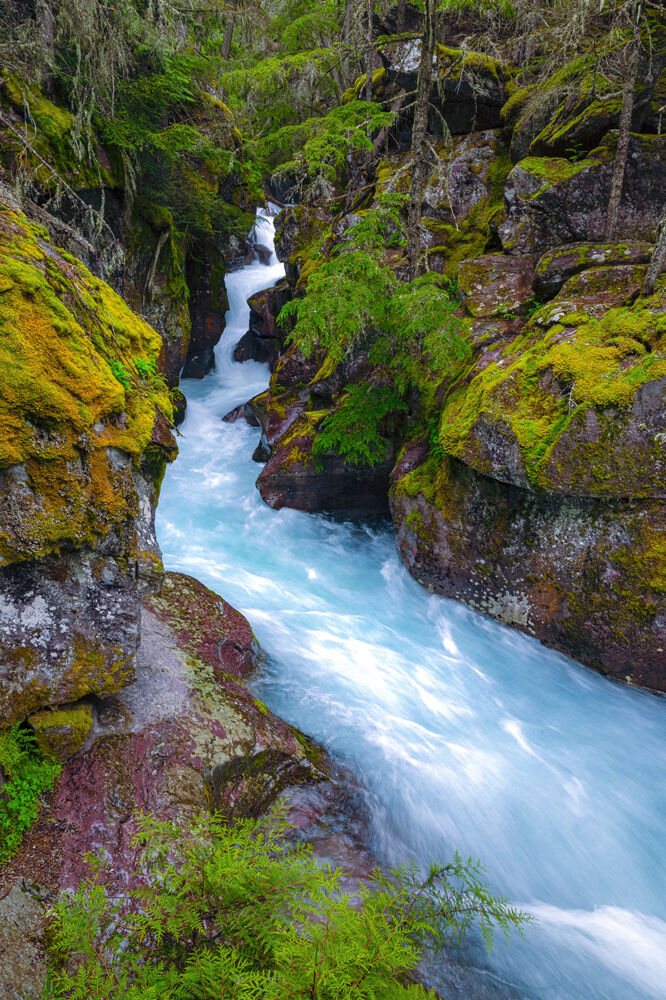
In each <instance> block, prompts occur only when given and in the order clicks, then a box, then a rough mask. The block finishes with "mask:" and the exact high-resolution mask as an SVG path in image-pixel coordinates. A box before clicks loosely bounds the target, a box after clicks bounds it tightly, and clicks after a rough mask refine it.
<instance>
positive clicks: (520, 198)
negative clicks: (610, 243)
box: [499, 133, 666, 255]
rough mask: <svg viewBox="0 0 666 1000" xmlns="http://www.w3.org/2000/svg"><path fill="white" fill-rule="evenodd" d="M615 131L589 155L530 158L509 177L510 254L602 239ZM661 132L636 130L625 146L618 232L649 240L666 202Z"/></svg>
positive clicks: (505, 230) (505, 227) (505, 233)
mask: <svg viewBox="0 0 666 1000" xmlns="http://www.w3.org/2000/svg"><path fill="white" fill-rule="evenodd" d="M616 148H617V135H616V134H615V133H611V134H610V135H609V136H607V138H606V139H605V140H604V142H603V143H602V144H601V145H600V146H599V147H597V149H595V150H593V151H592V152H591V153H590V154H589V156H587V157H586V158H585V159H583V160H578V161H576V162H574V163H572V162H570V161H569V160H565V159H556V158H550V159H549V158H546V157H528V158H527V159H525V160H521V162H520V163H518V164H517V165H516V166H515V167H514V168H513V170H512V171H511V173H510V174H509V177H508V179H507V182H506V188H505V191H504V207H505V212H504V221H503V222H502V223H501V225H500V227H499V235H500V237H501V240H502V246H503V247H504V250H505V251H506V252H507V253H510V254H518V255H520V254H536V255H540V254H543V253H545V251H546V250H550V249H551V248H552V247H555V246H560V245H561V244H563V243H577V242H580V241H583V240H585V241H598V242H600V241H602V240H603V236H604V226H605V222H606V212H607V206H608V198H609V194H610V182H611V175H612V170H613V158H614V156H615V150H616ZM665 160H666V136H663V135H660V136H655V135H634V136H632V137H631V141H630V144H629V156H628V159H627V168H626V175H625V179H624V187H623V194H622V200H621V202H620V210H619V221H618V232H619V233H620V234H621V236H622V238H623V239H631V240H651V239H653V237H654V232H655V228H656V226H657V223H658V222H659V220H660V219H661V216H662V214H663V210H664V204H665V203H666V172H665V171H664V162H665Z"/></svg>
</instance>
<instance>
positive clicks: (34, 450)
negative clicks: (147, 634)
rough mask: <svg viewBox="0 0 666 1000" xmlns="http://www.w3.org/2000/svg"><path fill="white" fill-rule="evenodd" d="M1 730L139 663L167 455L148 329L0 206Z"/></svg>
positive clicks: (44, 236) (155, 579)
mask: <svg viewBox="0 0 666 1000" xmlns="http://www.w3.org/2000/svg"><path fill="white" fill-rule="evenodd" d="M0 324H1V326H2V342H1V344H0V352H2V365H1V366H0V382H1V383H2V384H1V386H0V426H1V427H2V442H1V444H0V725H2V726H6V725H9V724H10V723H12V722H14V721H17V720H21V719H24V718H25V717H26V716H27V715H29V714H31V713H33V712H35V711H38V710H39V709H42V708H44V707H47V706H51V705H61V704H64V703H67V702H71V701H75V700H77V699H79V698H81V697H83V696H84V695H86V694H89V693H95V694H98V695H101V696H104V695H108V694H110V693H111V692H113V691H116V690H118V689H119V688H120V687H122V686H123V685H125V684H126V683H128V682H129V681H130V680H131V679H132V677H133V672H134V659H135V653H136V648H137V644H138V638H139V604H140V599H141V595H142V594H143V593H145V592H146V591H149V590H151V589H155V588H156V587H157V586H158V585H159V580H160V578H161V573H162V567H161V560H160V555H159V550H158V547H157V542H156V539H155V533H154V523H153V522H154V508H155V503H156V500H157V493H158V490H159V483H160V480H161V476H162V473H163V471H164V468H165V465H166V462H167V461H169V460H170V459H172V458H173V457H174V456H175V453H176V444H175V441H174V439H173V437H172V435H171V433H170V430H169V423H170V421H171V416H172V409H171V402H170V399H169V395H168V392H167V390H166V386H165V385H164V383H163V382H162V381H161V380H160V379H159V377H157V375H156V374H155V371H156V363H157V361H158V359H159V355H160V351H161V347H162V344H161V340H160V337H159V336H158V334H157V333H156V332H155V331H154V330H153V329H152V328H151V327H149V326H148V325H147V323H145V322H144V321H143V320H141V319H139V318H138V317H137V316H135V315H134V314H133V313H132V312H131V310H130V309H129V308H128V306H127V305H126V304H125V302H124V301H123V300H122V299H121V298H120V297H119V296H118V295H116V293H115V292H114V291H112V289H111V288H110V287H109V286H108V285H106V284H105V283H104V282H103V281H101V280H100V279H99V278H96V277H95V276H94V275H92V274H91V273H90V272H89V271H88V270H87V269H86V268H85V267H84V266H83V265H82V264H81V263H80V262H79V261H78V260H77V259H76V258H74V257H72V256H70V255H69V254H67V253H65V252H62V251H59V250H57V249H56V248H55V247H54V246H53V245H52V244H51V242H50V241H49V238H48V233H47V231H46V230H45V229H43V227H40V226H39V225H37V224H35V223H29V222H28V220H27V219H26V218H25V216H23V215H21V214H19V213H17V212H13V211H8V210H4V211H2V212H0Z"/></svg>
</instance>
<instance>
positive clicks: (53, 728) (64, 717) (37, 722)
mask: <svg viewBox="0 0 666 1000" xmlns="http://www.w3.org/2000/svg"><path fill="white" fill-rule="evenodd" d="M28 723H29V725H30V726H32V730H33V732H34V734H35V742H36V744H37V746H38V747H39V749H40V750H41V752H42V754H44V756H45V757H55V759H56V760H60V761H63V760H67V758H68V757H73V756H74V754H75V753H76V752H77V751H78V750H80V749H81V747H82V746H83V744H84V743H85V742H86V740H87V739H88V736H89V734H90V730H91V729H92V724H93V710H92V706H91V704H90V702H87V701H79V702H77V703H76V704H75V705H60V706H58V707H57V708H56V709H55V710H53V711H49V710H46V711H43V712H36V713H35V714H34V715H30V716H28Z"/></svg>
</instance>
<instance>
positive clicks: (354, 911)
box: [43, 810, 529, 1000]
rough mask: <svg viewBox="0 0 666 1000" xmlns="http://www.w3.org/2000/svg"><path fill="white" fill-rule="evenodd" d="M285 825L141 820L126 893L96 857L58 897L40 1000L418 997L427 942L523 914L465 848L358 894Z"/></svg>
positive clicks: (273, 820) (276, 818)
mask: <svg viewBox="0 0 666 1000" xmlns="http://www.w3.org/2000/svg"><path fill="white" fill-rule="evenodd" d="M287 830H288V827H287V824H286V822H285V819H284V811H283V810H277V811H276V810H274V811H273V812H272V813H271V814H269V816H268V817H266V818H265V819H264V820H263V821H255V820H245V821H242V822H240V823H237V824H234V825H229V824H228V822H227V821H225V819H224V818H223V817H221V816H219V815H217V816H213V817H207V818H205V819H201V820H198V821H196V822H195V823H194V824H193V825H192V826H190V828H189V829H187V830H184V829H183V827H179V826H175V825H174V824H171V823H165V822H159V821H157V820H156V819H154V818H151V817H150V816H143V817H141V818H140V821H139V832H138V834H137V835H136V837H135V844H136V845H138V847H139V848H140V858H139V868H138V871H137V872H136V873H135V876H134V881H135V885H136V888H134V889H133V890H130V892H129V897H127V896H126V897H123V898H119V897H117V896H115V895H113V894H111V893H110V892H109V891H107V889H106V888H105V887H104V885H103V882H104V879H105V877H106V874H107V873H106V871H105V866H104V864H103V862H102V859H101V857H99V856H97V857H95V856H92V857H91V858H90V861H91V864H92V875H91V877H90V878H89V879H88V881H87V882H85V883H84V884H82V885H81V886H80V887H79V889H78V890H77V891H76V893H74V894H73V895H67V896H65V897H64V898H62V899H61V901H60V902H59V903H58V904H57V905H56V907H55V909H54V911H53V913H52V923H51V930H50V941H51V957H52V967H51V972H50V975H49V978H48V981H47V985H46V987H45V989H44V993H43V1000H64V998H68V1000H84V998H86V1000H87V998H89V997H91V996H94V997H96V998H99V1000H102V998H104V1000H111V998H113V1000H120V998H121V997H122V998H123V1000H157V998H158V997H159V998H160V1000H167V998H168V1000H186V998H187V1000H213V998H218V1000H219V998H221V997H224V998H225V1000H253V998H256V997H262V998H266V1000H271V998H273V1000H278V998H279V1000H286V998H296V997H310V998H314V1000H342V998H355V1000H366V998H367V1000H402V998H407V1000H408V998H412V1000H417V998H419V997H425V996H426V995H428V994H426V991H425V990H424V989H423V987H421V986H419V985H411V984H409V983H410V977H411V974H412V972H413V970H414V969H415V967H416V965H417V962H418V961H419V958H420V957H421V955H422V953H423V951H424V949H426V948H431V947H437V948H441V947H444V946H445V945H447V944H453V945H455V944H457V943H458V942H459V941H460V939H461V938H462V937H464V935H465V934H466V933H467V931H468V930H469V929H470V928H471V927H472V925H478V926H479V927H480V929H481V932H482V934H483V937H484V940H485V941H486V944H487V945H488V947H489V948H490V947H491V946H492V942H493V934H494V930H495V928H499V929H500V930H501V931H502V932H503V933H504V934H506V935H508V934H509V932H510V931H511V930H512V929H514V928H517V929H518V930H519V931H521V929H522V926H523V925H524V924H525V923H526V922H528V919H529V918H528V917H526V916H525V915H524V914H522V913H520V912H518V911H517V910H515V909H514V908H513V907H511V906H510V905H509V904H508V903H507V901H506V900H504V899H500V898H498V897H495V896H493V895H492V894H491V893H490V892H489V890H488V887H487V885H486V883H485V881H484V877H483V871H482V869H481V868H480V866H479V865H478V864H476V863H473V862H472V861H471V859H470V860H469V861H466V862H465V861H463V860H462V859H461V858H460V857H459V856H458V855H457V854H456V856H455V858H454V860H453V861H452V862H451V863H450V864H448V865H445V866H433V867H432V868H431V869H430V871H429V872H428V873H427V874H423V873H421V872H419V871H418V869H417V868H416V867H415V866H414V865H407V866H405V867H403V868H399V869H396V870H395V871H392V872H389V873H387V874H384V873H381V872H379V871H375V872H374V873H373V874H372V876H371V877H370V879H369V880H368V883H367V885H364V884H361V885H360V887H359V889H358V892H357V894H356V895H355V897H350V896H348V895H346V894H345V893H344V892H343V891H342V887H341V873H340V872H339V871H333V870H331V868H329V867H327V866H326V867H322V866H321V865H320V864H319V863H318V862H317V861H316V860H315V859H314V858H313V856H312V853H311V849H310V847H309V846H306V845H303V844H300V843H296V844H293V843H292V842H290V841H289V840H288V839H287V837H286V834H287ZM430 995H432V994H430Z"/></svg>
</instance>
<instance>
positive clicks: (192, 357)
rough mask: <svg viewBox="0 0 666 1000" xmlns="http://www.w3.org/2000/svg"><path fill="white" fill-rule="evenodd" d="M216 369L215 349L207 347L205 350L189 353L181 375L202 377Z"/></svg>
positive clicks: (184, 376)
mask: <svg viewBox="0 0 666 1000" xmlns="http://www.w3.org/2000/svg"><path fill="white" fill-rule="evenodd" d="M214 370H215V349H214V348H212V347H207V348H205V349H204V350H203V351H195V352H194V353H192V354H188V355H187V358H186V359H185V364H184V365H183V370H182V372H181V373H180V377H181V378H196V379H202V378H205V377H206V375H208V373H209V372H212V371H214Z"/></svg>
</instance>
